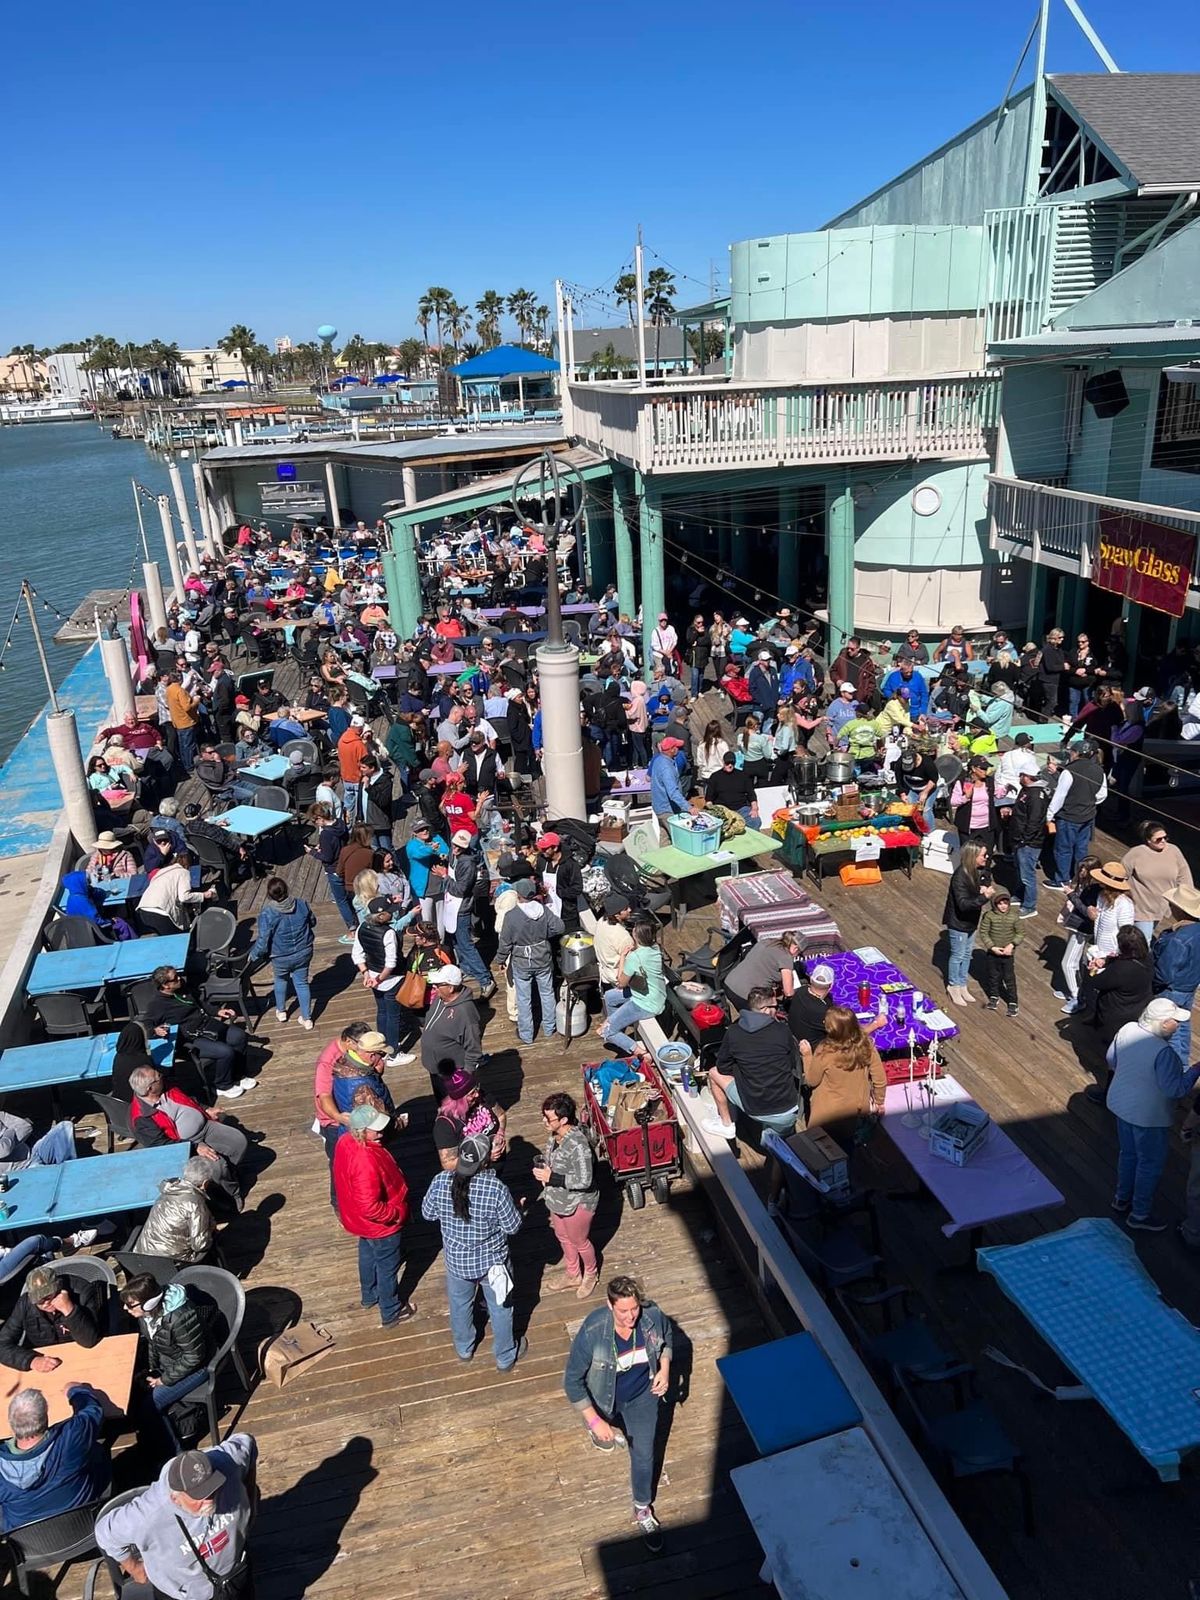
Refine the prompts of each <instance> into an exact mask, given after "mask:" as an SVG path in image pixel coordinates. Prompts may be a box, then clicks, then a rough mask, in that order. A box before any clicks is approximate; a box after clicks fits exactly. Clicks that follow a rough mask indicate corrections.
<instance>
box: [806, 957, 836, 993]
mask: <svg viewBox="0 0 1200 1600" xmlns="http://www.w3.org/2000/svg"><path fill="white" fill-rule="evenodd" d="M808 981H809V983H810V984H812V986H813V987H814V988H815V989H832V988H833V968H832V967H827V966H826V965H825V963H824V962H823V961H822V962H820V963H819V964H818V965H817V966H815V967H814V968H813V969H812V971H811V972H810V973H809V975H808Z"/></svg>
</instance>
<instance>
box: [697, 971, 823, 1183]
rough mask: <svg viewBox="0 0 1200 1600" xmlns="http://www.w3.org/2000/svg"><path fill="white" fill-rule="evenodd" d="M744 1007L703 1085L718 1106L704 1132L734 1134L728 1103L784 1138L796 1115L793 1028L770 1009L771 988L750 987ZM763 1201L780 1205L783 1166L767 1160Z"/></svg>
mask: <svg viewBox="0 0 1200 1600" xmlns="http://www.w3.org/2000/svg"><path fill="white" fill-rule="evenodd" d="M746 998H747V1004H746V1009H745V1010H744V1011H742V1012H741V1013H740V1014H739V1015H738V1019H737V1021H736V1022H735V1023H734V1025H733V1027H732V1028H730V1029H729V1030H728V1031H727V1032H726V1034H725V1037H724V1039H723V1040H722V1041H721V1048H720V1051H719V1052H718V1055H717V1061H716V1065H715V1066H714V1067H712V1068H710V1069H709V1074H708V1087H709V1089H710V1090H711V1091H712V1097H713V1104H714V1105H715V1106H716V1108H717V1120H716V1121H715V1122H710V1123H708V1124H707V1125H706V1131H707V1132H709V1133H712V1134H715V1135H716V1136H717V1137H718V1138H721V1139H732V1138H733V1137H734V1134H735V1128H734V1121H733V1115H732V1113H731V1112H730V1109H729V1108H730V1106H734V1107H736V1109H737V1110H739V1111H741V1112H743V1113H744V1114H745V1116H747V1117H748V1118H749V1119H750V1121H751V1122H754V1123H757V1124H758V1126H759V1127H760V1128H771V1129H773V1130H774V1131H775V1132H776V1133H778V1134H779V1135H780V1136H781V1137H783V1138H786V1137H787V1135H788V1134H789V1133H794V1132H795V1130H796V1118H797V1117H798V1116H799V1114H800V1104H799V1102H800V1053H799V1049H798V1047H797V1044H796V1040H795V1037H794V1036H793V1034H792V1030H791V1029H790V1028H789V1027H788V1025H787V1023H786V1022H784V1021H783V1020H781V1018H780V1017H779V1016H778V1015H777V1014H776V1012H775V996H774V993H773V992H772V991H771V990H770V989H751V991H750V993H749V995H748V996H747V997H746ZM770 1168H771V1171H770V1176H769V1178H768V1181H767V1205H768V1207H769V1208H774V1207H775V1206H777V1205H778V1203H779V1195H780V1191H781V1190H782V1188H783V1169H782V1167H781V1166H780V1165H779V1163H778V1161H775V1160H772V1161H771V1163H770Z"/></svg>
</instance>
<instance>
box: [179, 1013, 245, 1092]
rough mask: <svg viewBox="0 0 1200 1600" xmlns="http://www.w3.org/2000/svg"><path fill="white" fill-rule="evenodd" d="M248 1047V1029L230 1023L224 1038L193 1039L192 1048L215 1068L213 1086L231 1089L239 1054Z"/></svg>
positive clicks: (202, 1059)
mask: <svg viewBox="0 0 1200 1600" xmlns="http://www.w3.org/2000/svg"><path fill="white" fill-rule="evenodd" d="M245 1048H246V1030H245V1028H239V1027H237V1026H235V1025H234V1024H233V1023H230V1024H229V1025H228V1026H227V1027H226V1029H225V1037H224V1039H193V1040H192V1049H193V1050H195V1052H196V1054H197V1055H198V1056H199V1057H200V1059H201V1061H204V1062H207V1064H208V1065H209V1066H210V1067H212V1069H213V1075H212V1080H213V1088H214V1089H229V1088H231V1087H232V1086H233V1082H234V1071H235V1068H236V1066H237V1062H238V1057H239V1055H240V1054H241V1053H242V1052H243V1051H244V1050H245Z"/></svg>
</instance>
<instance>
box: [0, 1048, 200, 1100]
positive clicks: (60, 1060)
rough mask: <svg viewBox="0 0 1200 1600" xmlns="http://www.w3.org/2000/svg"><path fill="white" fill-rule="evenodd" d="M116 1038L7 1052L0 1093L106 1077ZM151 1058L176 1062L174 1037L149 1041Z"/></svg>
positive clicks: (1, 1058)
mask: <svg viewBox="0 0 1200 1600" xmlns="http://www.w3.org/2000/svg"><path fill="white" fill-rule="evenodd" d="M119 1038H120V1034H118V1033H97V1034H91V1035H85V1036H84V1037H83V1038H81V1039H51V1040H50V1041H49V1043H47V1044H23V1045H19V1046H18V1047H17V1048H16V1049H14V1050H6V1051H5V1052H4V1053H3V1055H0V1094H16V1093H18V1092H19V1091H20V1090H23V1089H48V1088H54V1087H55V1086H56V1085H58V1084H62V1083H89V1082H92V1081H93V1080H96V1079H101V1078H109V1077H111V1076H112V1069H113V1061H114V1060H115V1059H116V1054H117V1040H118V1039H119ZM150 1055H151V1057H152V1058H153V1060H154V1061H155V1062H156V1063H157V1064H158V1066H160V1067H170V1066H171V1065H172V1064H173V1062H174V1060H175V1041H174V1038H168V1039H154V1038H152V1039H151V1041H150Z"/></svg>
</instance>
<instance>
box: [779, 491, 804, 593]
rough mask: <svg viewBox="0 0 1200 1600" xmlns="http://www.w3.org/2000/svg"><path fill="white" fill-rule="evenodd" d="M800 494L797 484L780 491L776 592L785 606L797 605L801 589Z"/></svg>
mask: <svg viewBox="0 0 1200 1600" xmlns="http://www.w3.org/2000/svg"><path fill="white" fill-rule="evenodd" d="M799 503H800V502H799V496H798V494H797V492H796V488H795V485H788V484H784V485H783V487H782V488H781V489H780V491H779V519H778V520H779V560H778V565H777V570H776V576H775V592H776V593H777V594H778V596H779V598H780V600H781V601H782V602H783V604H784V605H785V606H791V607H792V609H793V610H795V607H796V598H797V595H798V593H799V589H800V542H799V541H800V536H799V534H798V532H797V531H796V515H797V509H798V507H799Z"/></svg>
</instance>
